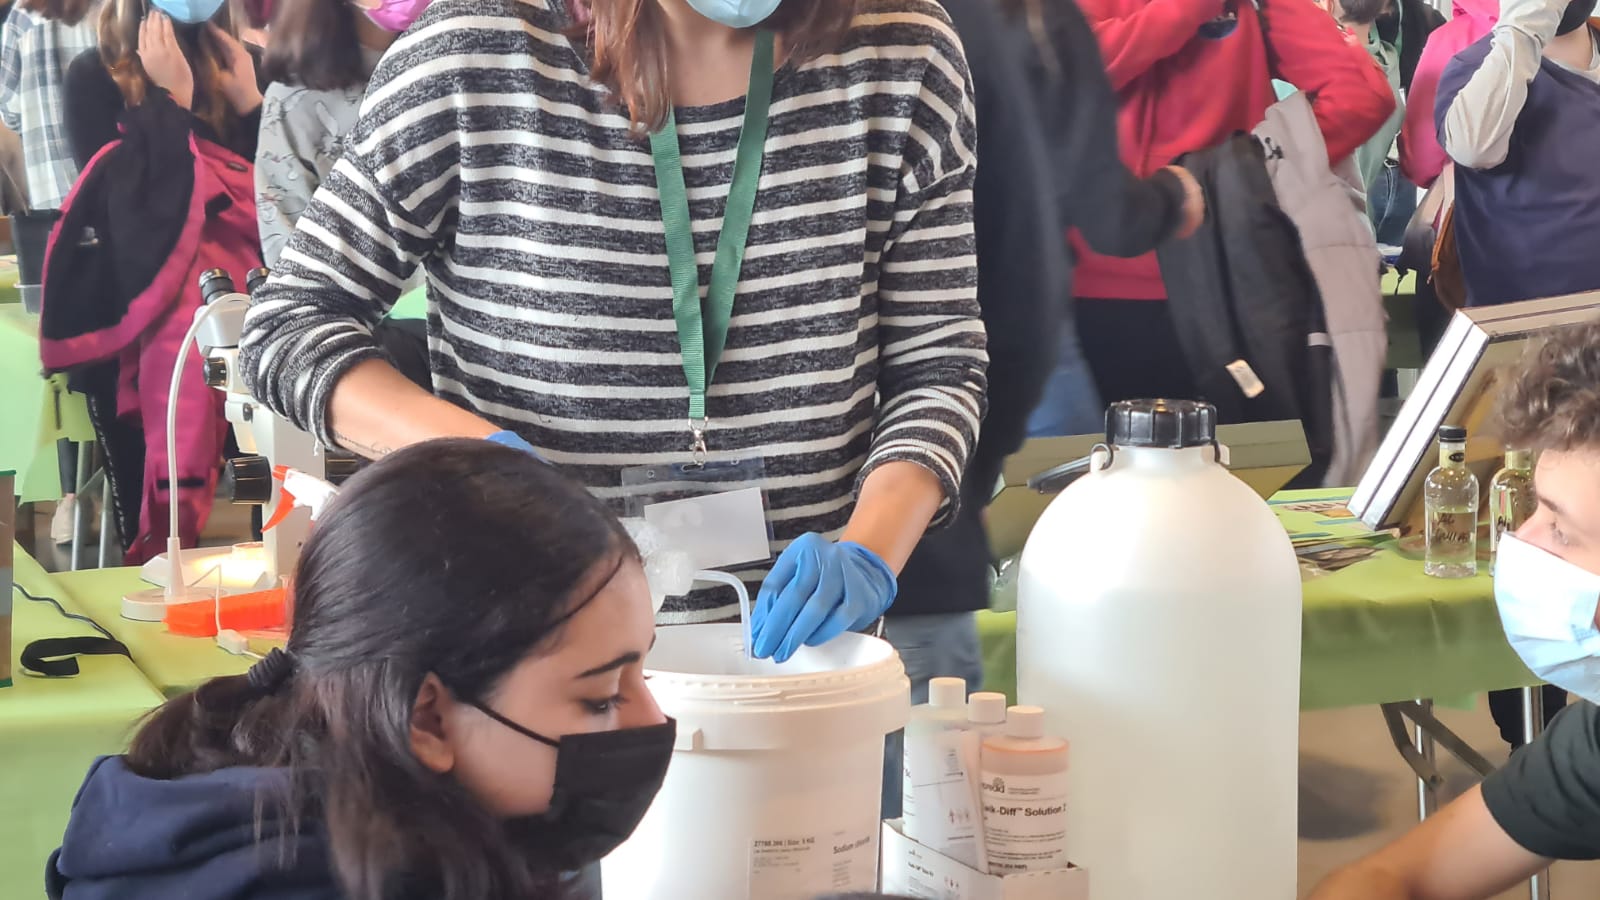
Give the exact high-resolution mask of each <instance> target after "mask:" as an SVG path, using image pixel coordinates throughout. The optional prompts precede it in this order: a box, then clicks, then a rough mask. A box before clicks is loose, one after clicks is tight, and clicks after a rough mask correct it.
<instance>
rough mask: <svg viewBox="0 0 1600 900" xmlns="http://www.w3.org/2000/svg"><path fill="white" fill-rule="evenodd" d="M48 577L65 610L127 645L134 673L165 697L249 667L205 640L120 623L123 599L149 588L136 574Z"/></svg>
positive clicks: (245, 661) (117, 572)
mask: <svg viewBox="0 0 1600 900" xmlns="http://www.w3.org/2000/svg"><path fill="white" fill-rule="evenodd" d="M52 577H53V578H54V579H55V582H56V584H57V585H59V586H60V590H61V594H60V595H58V596H60V597H61V600H62V601H63V602H64V603H66V605H67V608H68V609H71V610H72V611H73V612H77V613H82V614H84V615H86V616H89V617H90V618H92V619H94V620H95V621H97V622H99V623H100V624H101V625H103V626H105V628H106V630H107V631H110V632H111V633H112V634H114V635H116V637H117V640H119V641H121V642H123V643H124V644H127V645H128V650H129V652H131V653H132V654H133V661H134V663H135V664H136V665H137V666H138V667H139V671H141V672H143V673H144V675H145V678H146V679H148V680H149V682H150V683H151V684H153V685H155V687H156V689H157V690H159V691H160V692H161V693H163V694H165V695H166V696H168V697H175V696H177V695H178V694H181V693H183V692H185V691H190V690H193V689H195V688H197V687H199V686H200V685H201V684H203V683H205V682H206V681H207V680H208V679H211V678H215V677H217V676H219V675H240V674H243V673H244V672H245V670H247V669H249V668H250V663H251V662H253V660H251V659H250V658H248V657H244V656H234V655H233V654H231V653H228V652H227V651H225V650H223V649H222V648H220V647H218V646H217V645H216V643H215V642H214V641H212V640H210V639H209V638H190V637H179V636H177V635H175V634H172V633H170V632H168V631H167V629H166V626H164V625H162V624H160V623H159V622H133V621H130V620H128V619H124V618H122V596H123V595H124V594H126V593H128V592H130V591H136V590H141V589H143V588H147V587H149V586H150V585H148V584H146V583H145V582H143V581H141V580H140V579H139V570H138V569H132V568H126V569H93V570H87V571H82V572H61V573H58V574H56V575H54V576H52ZM257 649H258V650H259V649H260V648H257Z"/></svg>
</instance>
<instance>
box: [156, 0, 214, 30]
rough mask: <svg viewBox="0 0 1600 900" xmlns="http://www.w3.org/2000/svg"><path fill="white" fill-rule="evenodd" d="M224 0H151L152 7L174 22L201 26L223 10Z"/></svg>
mask: <svg viewBox="0 0 1600 900" xmlns="http://www.w3.org/2000/svg"><path fill="white" fill-rule="evenodd" d="M222 4H223V0H150V5H151V6H154V7H155V8H156V9H159V10H161V11H162V12H164V13H166V14H167V17H168V18H170V19H172V21H174V22H183V23H184V24H186V25H200V24H202V23H205V22H209V21H211V17H212V16H214V15H216V14H217V10H219V9H221V8H222Z"/></svg>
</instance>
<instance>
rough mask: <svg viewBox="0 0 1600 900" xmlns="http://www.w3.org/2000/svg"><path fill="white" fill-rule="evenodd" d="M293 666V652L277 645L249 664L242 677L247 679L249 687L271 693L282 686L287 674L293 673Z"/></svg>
mask: <svg viewBox="0 0 1600 900" xmlns="http://www.w3.org/2000/svg"><path fill="white" fill-rule="evenodd" d="M295 668H296V661H295V658H294V654H292V653H290V652H289V651H287V650H285V649H283V648H282V647H277V648H274V649H273V650H272V652H271V653H268V654H267V655H266V656H263V657H262V658H261V659H260V660H258V661H257V662H256V664H255V665H253V666H251V667H250V671H248V672H246V673H245V676H244V677H245V678H247V679H249V681H250V687H252V688H254V689H255V690H256V691H257V692H258V693H260V694H263V695H265V694H271V693H275V692H276V691H277V690H278V688H280V687H282V686H283V683H284V682H285V681H287V680H289V676H290V675H293V674H294V670H295Z"/></svg>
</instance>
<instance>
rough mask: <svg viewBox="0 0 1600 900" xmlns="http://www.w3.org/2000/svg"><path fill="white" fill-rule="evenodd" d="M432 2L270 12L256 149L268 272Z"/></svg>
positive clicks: (339, 2)
mask: <svg viewBox="0 0 1600 900" xmlns="http://www.w3.org/2000/svg"><path fill="white" fill-rule="evenodd" d="M428 2H429V0H283V2H280V3H278V4H277V6H276V8H275V9H274V10H273V11H272V16H271V20H270V22H271V31H272V40H271V42H270V44H269V46H268V47H267V55H266V60H265V63H264V64H263V66H262V72H263V75H264V76H265V78H266V80H267V81H268V82H270V85H269V86H268V87H267V92H266V99H265V102H264V103H263V104H262V109H261V139H260V141H259V142H258V143H257V145H256V215H257V217H258V218H259V219H260V222H261V253H262V258H263V260H264V261H265V262H266V264H267V265H268V266H269V267H270V266H273V265H275V264H276V263H277V261H278V254H280V253H282V252H283V248H284V245H285V244H287V243H288V242H289V235H291V234H293V233H294V224H295V222H297V221H299V219H300V214H301V213H303V212H305V210H306V207H307V206H309V205H311V196H312V195H313V194H315V193H316V192H317V187H318V186H320V185H321V184H322V180H323V179H324V178H326V177H327V176H328V172H329V171H330V170H332V169H333V164H334V163H336V162H338V161H339V157H341V156H343V155H344V141H345V136H346V135H348V134H349V133H350V131H351V129H353V128H354V127H355V124H356V115H357V113H358V112H359V111H360V108H361V97H362V95H364V94H365V93H366V91H367V79H368V78H370V77H371V76H372V70H373V69H374V68H376V67H377V65H378V59H379V58H380V57H381V56H383V51H385V50H387V49H389V45H390V44H392V43H394V39H395V38H396V37H398V36H399V35H400V33H401V32H403V31H405V30H406V29H407V28H410V27H411V23H412V22H415V21H416V20H417V17H418V16H420V15H422V11H423V10H424V9H427V7H428Z"/></svg>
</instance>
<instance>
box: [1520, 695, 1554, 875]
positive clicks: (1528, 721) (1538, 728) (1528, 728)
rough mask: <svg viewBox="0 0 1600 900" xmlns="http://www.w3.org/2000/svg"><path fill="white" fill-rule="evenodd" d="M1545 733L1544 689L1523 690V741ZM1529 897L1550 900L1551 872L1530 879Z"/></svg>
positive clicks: (1530, 740)
mask: <svg viewBox="0 0 1600 900" xmlns="http://www.w3.org/2000/svg"><path fill="white" fill-rule="evenodd" d="M1543 731H1544V687H1543V686H1535V687H1527V688H1523V689H1522V739H1523V741H1524V743H1525V745H1526V744H1531V743H1533V741H1534V739H1535V738H1537V737H1538V736H1539V734H1540V733H1541V732H1543ZM1528 897H1529V898H1530V900H1550V870H1549V869H1545V870H1544V871H1542V872H1540V873H1538V874H1537V875H1534V876H1533V877H1532V878H1530V879H1528Z"/></svg>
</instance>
